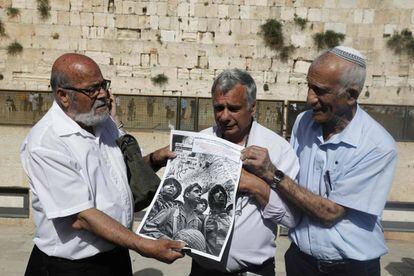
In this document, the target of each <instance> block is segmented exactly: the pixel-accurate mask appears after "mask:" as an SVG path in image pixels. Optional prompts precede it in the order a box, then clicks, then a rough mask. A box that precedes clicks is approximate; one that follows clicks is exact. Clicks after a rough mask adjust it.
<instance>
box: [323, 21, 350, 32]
mask: <svg viewBox="0 0 414 276" xmlns="http://www.w3.org/2000/svg"><path fill="white" fill-rule="evenodd" d="M327 30H332V31H335V32H337V33H342V34H346V24H344V23H325V31H327Z"/></svg>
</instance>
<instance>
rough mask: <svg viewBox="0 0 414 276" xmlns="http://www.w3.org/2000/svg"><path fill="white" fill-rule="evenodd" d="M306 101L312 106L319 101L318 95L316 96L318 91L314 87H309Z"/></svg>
mask: <svg viewBox="0 0 414 276" xmlns="http://www.w3.org/2000/svg"><path fill="white" fill-rule="evenodd" d="M306 101H307V102H308V104H309V105H310V106H314V105H316V104H317V103H318V96H316V93H315V91H313V90H312V88H309V89H308V96H307V99H306Z"/></svg>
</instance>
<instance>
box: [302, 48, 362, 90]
mask: <svg viewBox="0 0 414 276" xmlns="http://www.w3.org/2000/svg"><path fill="white" fill-rule="evenodd" d="M337 48H339V47H335V48H333V49H330V50H328V51H326V52H324V53H322V54H321V55H320V56H318V57H317V58H316V59H315V60H314V61H313V62H312V64H311V66H310V68H309V71H310V70H311V69H317V68H324V70H325V72H329V71H330V72H338V73H339V79H338V83H339V85H340V86H341V88H342V90H343V91H347V90H350V89H352V90H354V91H355V92H357V93H356V94H357V95H356V96H358V95H359V93H360V92H361V91H362V89H363V87H364V82H365V75H366V70H365V61H364V59H363V57H362V55H360V56H359V55H353V54H352V55H351V54H350V55H347V53H348V52H344V51H342V50H341V51H338V49H337ZM342 48H345V47H342ZM342 48H341V49H342ZM345 49H351V50H354V49H352V48H345ZM354 51H356V50H354ZM352 53H353V52H352ZM356 53H359V52H357V51H356ZM350 56H351V57H352V58H350Z"/></svg>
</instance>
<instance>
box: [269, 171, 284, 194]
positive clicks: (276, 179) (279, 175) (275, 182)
mask: <svg viewBox="0 0 414 276" xmlns="http://www.w3.org/2000/svg"><path fill="white" fill-rule="evenodd" d="M283 179H285V174H284V172H282V171H281V170H275V172H274V174H273V177H272V180H271V181H270V182H269V186H270V188H272V189H273V190H277V189H278V188H279V186H280V183H281V182H282V181H283Z"/></svg>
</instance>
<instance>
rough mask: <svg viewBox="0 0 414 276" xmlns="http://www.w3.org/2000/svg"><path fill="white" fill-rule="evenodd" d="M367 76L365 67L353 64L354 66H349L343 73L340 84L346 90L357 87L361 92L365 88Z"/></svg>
mask: <svg viewBox="0 0 414 276" xmlns="http://www.w3.org/2000/svg"><path fill="white" fill-rule="evenodd" d="M365 76H366V70H365V68H363V67H361V66H359V65H357V64H352V66H349V67H347V68H346V69H345V70H344V72H343V73H342V75H341V78H340V79H339V84H340V85H341V87H342V88H343V89H344V90H345V91H347V90H348V89H350V88H353V89H355V88H356V89H357V90H358V94H359V93H361V91H362V89H363V88H364V83H365Z"/></svg>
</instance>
